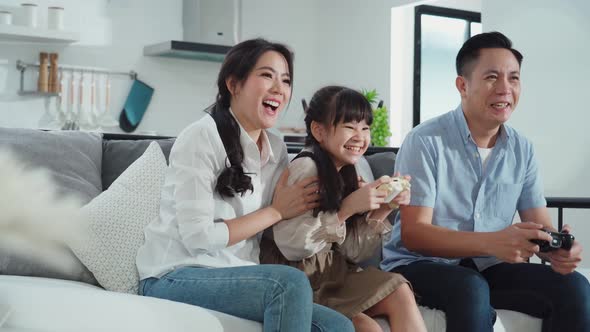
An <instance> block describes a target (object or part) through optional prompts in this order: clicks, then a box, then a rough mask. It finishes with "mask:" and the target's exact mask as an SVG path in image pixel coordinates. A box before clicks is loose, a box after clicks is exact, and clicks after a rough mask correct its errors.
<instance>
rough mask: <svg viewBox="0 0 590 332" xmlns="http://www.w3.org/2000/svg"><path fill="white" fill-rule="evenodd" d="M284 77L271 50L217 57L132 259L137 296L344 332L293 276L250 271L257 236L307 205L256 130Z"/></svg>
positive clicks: (239, 50) (251, 48) (281, 53)
mask: <svg viewBox="0 0 590 332" xmlns="http://www.w3.org/2000/svg"><path fill="white" fill-rule="evenodd" d="M292 73H293V65H292V55H291V52H290V51H289V50H288V49H287V48H286V47H285V46H284V45H281V44H275V43H270V42H268V41H265V40H262V39H254V40H248V41H244V42H242V43H240V44H238V45H236V46H234V47H233V48H232V49H231V50H230V51H229V53H228V54H227V55H226V58H225V60H224V62H223V64H222V66H221V70H220V72H219V77H218V80H217V87H218V95H217V100H216V102H215V104H213V105H212V106H211V107H210V108H209V110H208V111H209V114H205V115H204V116H203V118H201V119H200V120H198V121H197V122H195V123H193V124H192V125H190V126H189V127H188V128H186V129H185V130H183V131H182V133H181V134H180V135H179V136H178V138H177V139H176V142H175V143H174V146H173V147H172V151H171V152H170V166H169V168H168V172H167V174H166V180H165V183H164V187H163V189H162V199H161V207H160V217H159V218H158V219H156V220H154V221H152V222H151V223H150V224H149V225H148V226H147V227H146V229H145V244H144V245H143V246H142V247H141V248H140V249H139V252H138V255H137V268H138V271H139V275H140V279H141V283H140V293H141V294H142V295H146V296H154V297H159V298H164V299H169V300H173V301H179V302H185V303H189V304H194V305H198V306H201V307H205V308H208V309H212V310H217V311H221V312H225V313H228V314H230V315H234V316H238V317H241V318H245V319H250V320H255V321H259V322H262V323H263V327H264V331H305V330H306V331H309V330H312V331H316V330H317V331H320V330H321V331H326V330H328V331H352V330H353V326H352V324H351V323H350V321H349V320H348V319H347V318H346V317H345V316H343V315H341V314H339V313H337V312H335V311H333V310H330V309H328V308H326V307H322V306H320V305H315V304H313V302H312V296H311V294H312V292H311V289H310V286H309V281H308V280H307V278H306V277H305V275H304V274H303V273H302V272H301V271H299V270H297V269H294V268H291V267H286V266H280V265H274V266H273V265H258V263H259V259H258V256H259V252H260V251H259V244H258V239H259V237H258V233H260V232H261V231H263V230H264V229H265V228H267V227H270V226H272V225H273V224H275V223H276V222H278V221H279V220H281V219H290V218H294V217H297V216H298V215H300V214H301V213H303V212H305V211H307V210H309V209H310V208H314V207H316V206H317V204H316V201H317V199H318V196H317V194H315V191H316V190H317V187H314V186H313V185H311V186H309V185H310V183H312V182H314V181H316V179H315V178H313V177H312V178H307V179H303V180H301V181H297V182H295V183H293V184H292V185H290V186H287V185H286V180H287V176H286V174H285V175H283V176H282V177H281V178H280V179H279V176H280V174H281V172H282V171H283V170H284V168H285V167H286V165H287V163H288V157H287V151H286V147H285V145H284V144H283V142H282V140H281V138H280V137H278V136H276V135H274V134H272V133H271V132H268V131H266V129H268V128H270V127H272V126H274V124H275V122H276V120H277V117H278V115H279V113H280V112H281V110H282V109H283V108H284V106H285V105H286V104H287V103H288V102H289V99H290V97H291V80H292ZM275 185H276V190H275V191H274V196H273V188H275ZM271 199H272V204H271Z"/></svg>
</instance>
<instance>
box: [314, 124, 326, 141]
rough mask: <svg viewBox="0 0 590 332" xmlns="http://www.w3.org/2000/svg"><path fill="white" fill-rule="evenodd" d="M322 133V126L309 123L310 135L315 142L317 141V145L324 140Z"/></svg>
mask: <svg viewBox="0 0 590 332" xmlns="http://www.w3.org/2000/svg"><path fill="white" fill-rule="evenodd" d="M324 133H325V131H324V126H322V125H321V124H320V123H318V122H316V121H312V122H311V134H312V135H313V137H314V138H315V140H316V141H318V143H322V141H323V139H324Z"/></svg>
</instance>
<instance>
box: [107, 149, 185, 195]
mask: <svg viewBox="0 0 590 332" xmlns="http://www.w3.org/2000/svg"><path fill="white" fill-rule="evenodd" d="M151 142H153V141H152V140H104V141H103V143H102V144H103V149H102V188H103V190H107V189H108V188H109V187H110V185H111V184H112V183H113V182H114V181H115V180H116V179H117V178H118V177H119V175H121V173H123V172H124V171H125V170H126V169H127V167H129V165H131V164H132V163H133V162H134V161H135V160H136V159H137V158H139V157H140V156H141V155H142V154H143V152H144V151H145V150H146V149H147V147H148V145H150V143H151ZM155 142H157V143H158V144H159V145H160V148H161V149H162V152H163V153H164V157H166V161H168V155H170V149H172V145H173V144H174V138H169V139H160V140H155Z"/></svg>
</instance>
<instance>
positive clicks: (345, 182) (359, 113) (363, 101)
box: [305, 86, 373, 229]
mask: <svg viewBox="0 0 590 332" xmlns="http://www.w3.org/2000/svg"><path fill="white" fill-rule="evenodd" d="M305 113H306V115H305V125H306V127H307V137H306V140H305V146H306V147H307V148H310V149H311V150H312V152H313V159H314V161H315V163H316V166H317V169H318V177H319V184H320V206H319V207H318V208H316V210H314V215H315V216H317V214H318V213H319V212H320V211H328V212H337V211H338V210H340V207H341V205H342V200H343V199H344V198H345V197H346V196H348V195H349V194H350V193H352V192H353V191H355V190H357V189H358V188H359V187H358V180H357V173H356V169H355V167H354V165H346V166H343V167H342V168H341V169H340V172H338V171H337V170H336V166H335V165H334V162H333V161H332V159H331V158H330V155H329V153H328V152H327V151H326V150H324V149H323V148H322V147H321V146H320V143H319V142H318V141H317V140H316V139H315V137H314V136H313V135H312V132H311V123H312V121H315V122H317V123H319V124H321V125H323V126H324V127H325V128H330V127H335V126H337V125H338V124H339V123H341V122H351V121H358V122H360V121H362V120H365V121H366V122H367V124H368V125H370V124H371V123H372V122H373V110H372V108H371V104H370V103H369V101H368V100H367V98H365V96H363V95H362V94H361V93H360V92H358V91H356V90H353V89H349V88H346V87H342V86H327V87H324V88H321V89H320V90H318V91H317V92H316V93H315V94H314V95H313V97H312V98H311V101H310V102H309V106H308V107H307V109H306V111H305ZM354 224H355V223H347V228H350V227H353V229H356V227H355V226H354Z"/></svg>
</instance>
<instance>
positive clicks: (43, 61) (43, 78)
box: [37, 52, 49, 92]
mask: <svg viewBox="0 0 590 332" xmlns="http://www.w3.org/2000/svg"><path fill="white" fill-rule="evenodd" d="M48 65H49V55H48V54H47V53H45V52H41V53H39V78H38V80H37V91H39V92H49V72H48Z"/></svg>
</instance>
